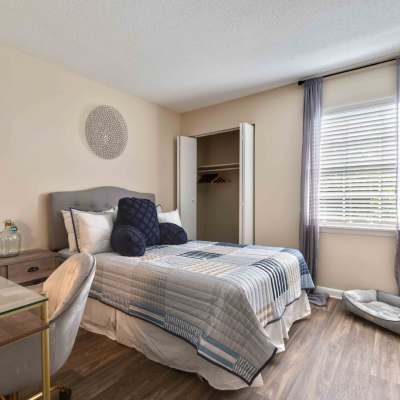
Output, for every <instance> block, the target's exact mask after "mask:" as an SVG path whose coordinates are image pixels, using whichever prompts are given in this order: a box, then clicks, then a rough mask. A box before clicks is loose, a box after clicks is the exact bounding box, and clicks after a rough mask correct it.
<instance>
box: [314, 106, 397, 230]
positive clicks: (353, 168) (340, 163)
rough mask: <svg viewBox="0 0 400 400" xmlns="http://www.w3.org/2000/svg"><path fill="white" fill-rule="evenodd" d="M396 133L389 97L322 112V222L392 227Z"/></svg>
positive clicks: (394, 211) (327, 223)
mask: <svg viewBox="0 0 400 400" xmlns="http://www.w3.org/2000/svg"><path fill="white" fill-rule="evenodd" d="M396 135H397V130H396V107H395V102H394V101H392V102H387V103H384V104H380V105H367V106H365V105H364V106H360V107H357V108H354V107H353V108H351V109H350V108H349V109H347V110H343V111H340V112H335V113H329V114H326V115H324V116H323V118H322V129H321V145H320V146H321V147H320V152H321V153H320V193H319V195H320V203H319V207H320V223H321V225H322V226H330V225H331V226H344V227H369V228H386V229H388V228H389V229H393V228H394V227H395V226H396V162H397V161H396V151H397V139H396Z"/></svg>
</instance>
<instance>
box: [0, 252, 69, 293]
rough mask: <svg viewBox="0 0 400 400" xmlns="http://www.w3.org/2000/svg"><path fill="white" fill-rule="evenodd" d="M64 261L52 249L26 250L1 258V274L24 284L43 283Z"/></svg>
mask: <svg viewBox="0 0 400 400" xmlns="http://www.w3.org/2000/svg"><path fill="white" fill-rule="evenodd" d="M61 263H62V259H61V258H60V257H59V255H58V254H57V253H54V252H52V251H50V250H40V249H35V250H26V251H22V252H21V253H20V254H19V255H18V256H15V257H8V258H0V276H2V277H4V278H6V279H9V280H10V281H13V282H15V283H18V284H20V285H23V286H31V285H36V284H38V283H41V282H43V281H45V280H46V278H47V277H48V276H49V275H50V274H51V273H52V272H53V271H54V270H55V269H56V268H57V267H58V266H59V265H60V264H61Z"/></svg>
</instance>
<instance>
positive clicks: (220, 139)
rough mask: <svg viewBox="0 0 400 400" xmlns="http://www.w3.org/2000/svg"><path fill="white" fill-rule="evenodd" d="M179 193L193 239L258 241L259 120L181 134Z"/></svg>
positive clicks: (188, 231)
mask: <svg viewBox="0 0 400 400" xmlns="http://www.w3.org/2000/svg"><path fill="white" fill-rule="evenodd" d="M177 158H178V159H177V175H178V176H177V190H178V193H177V199H178V208H179V212H180V215H181V219H182V224H183V227H184V228H185V230H186V231H187V233H188V237H189V239H192V240H193V239H198V240H210V241H220V242H228V243H240V244H252V243H253V242H254V126H253V125H251V124H249V123H242V124H240V126H238V127H236V128H232V129H228V130H224V131H219V132H214V133H207V134H202V135H199V136H197V137H187V136H179V137H178V140H177Z"/></svg>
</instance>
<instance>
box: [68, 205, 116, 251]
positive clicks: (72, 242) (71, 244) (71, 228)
mask: <svg viewBox="0 0 400 400" xmlns="http://www.w3.org/2000/svg"><path fill="white" fill-rule="evenodd" d="M117 211H118V207H115V208H110V209H109V210H104V211H100V212H96V211H81V210H73V212H74V213H75V214H77V213H89V214H103V213H111V214H112V215H113V221H115V219H116V217H117ZM61 214H62V216H63V218H64V225H65V229H66V231H67V237H68V246H69V250H70V251H77V250H78V248H77V247H76V239H75V231H74V226H73V225H72V219H71V211H70V210H61ZM75 230H76V236H77V237H79V222H77V221H75Z"/></svg>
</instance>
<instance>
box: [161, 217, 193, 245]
mask: <svg viewBox="0 0 400 400" xmlns="http://www.w3.org/2000/svg"><path fill="white" fill-rule="evenodd" d="M160 236H161V238H160V243H161V244H184V243H186V242H187V235H186V232H185V230H184V229H183V228H182V227H181V226H178V225H175V224H171V223H169V222H164V223H161V224H160Z"/></svg>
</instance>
